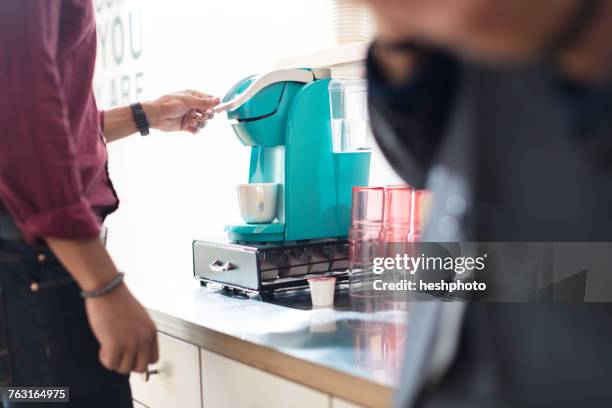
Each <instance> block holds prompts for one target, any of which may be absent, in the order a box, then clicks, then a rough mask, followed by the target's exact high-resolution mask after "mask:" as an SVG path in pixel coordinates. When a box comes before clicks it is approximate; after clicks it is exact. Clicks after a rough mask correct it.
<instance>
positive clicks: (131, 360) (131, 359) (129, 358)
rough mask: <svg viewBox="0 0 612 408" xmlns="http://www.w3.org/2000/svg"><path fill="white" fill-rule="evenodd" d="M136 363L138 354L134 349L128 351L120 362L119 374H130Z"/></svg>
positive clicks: (122, 355) (123, 354)
mask: <svg viewBox="0 0 612 408" xmlns="http://www.w3.org/2000/svg"><path fill="white" fill-rule="evenodd" d="M135 363H136V352H135V350H134V349H132V350H126V351H125V352H123V353H122V354H121V361H120V362H119V367H117V370H116V371H117V372H119V373H121V374H129V373H131V372H132V370H133V369H134V364H135Z"/></svg>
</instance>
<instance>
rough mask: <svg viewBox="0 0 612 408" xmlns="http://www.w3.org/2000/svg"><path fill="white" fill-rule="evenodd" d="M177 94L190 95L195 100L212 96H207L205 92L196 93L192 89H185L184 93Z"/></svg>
mask: <svg viewBox="0 0 612 408" xmlns="http://www.w3.org/2000/svg"><path fill="white" fill-rule="evenodd" d="M179 94H185V95H191V96H195V97H197V98H212V95H209V94H207V93H205V92H200V91H196V90H193V89H185V90H184V91H181V92H179Z"/></svg>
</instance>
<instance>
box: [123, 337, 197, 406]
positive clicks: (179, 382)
mask: <svg viewBox="0 0 612 408" xmlns="http://www.w3.org/2000/svg"><path fill="white" fill-rule="evenodd" d="M158 339H159V361H158V362H157V363H156V364H154V365H152V366H150V367H149V369H150V370H159V372H158V373H157V374H154V375H151V376H150V378H149V381H145V378H144V375H141V374H132V375H131V376H130V383H131V385H132V397H133V398H134V399H135V400H136V401H138V402H141V403H142V404H144V405H146V406H147V407H148V408H166V407H181V408H201V407H202V399H201V395H200V356H199V353H198V348H197V347H196V346H194V345H193V344H189V343H186V342H184V341H181V340H178V339H176V338H174V337H170V336H168V335H165V334H163V333H158Z"/></svg>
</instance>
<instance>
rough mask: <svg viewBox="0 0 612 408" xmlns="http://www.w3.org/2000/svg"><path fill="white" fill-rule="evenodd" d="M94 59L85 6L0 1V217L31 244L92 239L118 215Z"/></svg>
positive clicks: (46, 0)
mask: <svg viewBox="0 0 612 408" xmlns="http://www.w3.org/2000/svg"><path fill="white" fill-rule="evenodd" d="M95 58H96V27H95V21H94V11H93V6H92V2H91V0H62V1H60V0H2V1H0V207H3V208H4V211H6V212H8V213H9V214H10V216H11V217H12V218H13V220H14V221H15V222H16V223H17V225H18V226H19V228H20V229H21V231H22V232H23V234H24V235H25V237H26V239H27V240H28V241H30V242H32V241H35V240H36V239H37V238H40V237H56V238H66V239H87V238H93V237H96V236H97V235H98V232H99V228H100V223H101V222H102V220H103V218H104V217H105V216H106V215H107V214H109V213H110V212H112V211H114V210H115V209H116V208H117V205H118V200H117V197H116V195H115V192H114V190H113V187H112V185H111V182H110V180H109V178H108V172H107V168H106V163H107V155H106V146H105V143H104V139H103V135H102V130H101V122H102V121H101V119H102V118H103V115H102V114H101V113H99V112H98V110H97V107H96V101H95V99H94V94H93V90H92V77H93V71H94V65H95ZM0 211H2V210H1V209H0Z"/></svg>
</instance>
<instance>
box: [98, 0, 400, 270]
mask: <svg viewBox="0 0 612 408" xmlns="http://www.w3.org/2000/svg"><path fill="white" fill-rule="evenodd" d="M95 4H96V6H97V12H98V17H97V18H98V34H99V39H100V41H99V45H98V47H99V48H98V66H97V68H98V69H97V72H96V84H95V85H96V90H97V97H98V104H99V105H100V107H101V108H108V107H109V106H111V105H112V104H113V103H118V104H124V103H127V102H128V101H133V100H137V99H139V100H147V99H153V98H156V97H158V96H160V95H161V94H163V93H166V92H172V91H177V90H182V89H187V88H191V89H197V90H201V91H204V92H208V93H211V94H214V95H219V96H223V94H224V93H225V92H226V91H227V89H229V88H230V87H231V86H232V85H233V84H234V83H235V82H236V81H237V80H239V79H241V78H243V77H244V76H246V75H249V74H252V73H257V72H262V71H265V70H268V69H270V68H272V67H273V66H274V61H275V60H276V59H277V58H279V57H282V56H287V55H293V54H300V53H303V52H308V51H313V50H317V49H322V48H326V47H328V46H329V44H330V43H331V40H330V37H331V27H330V25H331V24H330V13H329V5H328V2H327V1H325V0H293V1H284V0H258V1H252V0H229V1H228V0H225V1H207V0H172V1H150V0H149V1H144V0H140V1H139V0H97V1H96V2H95ZM130 18H131V25H132V27H131V32H132V34H131V36H130V34H129V33H130ZM140 23H141V24H140ZM140 27H142V37H141V30H140ZM122 33H123V35H122ZM130 38H131V40H130ZM140 40H142V42H140ZM130 41H131V42H130ZM122 44H123V45H122ZM141 44H142V47H140V45H141ZM132 48H134V50H135V51H136V53H134V54H132V51H131V49H132ZM140 49H142V52H141V53H140V54H139V53H138V51H139V50H140ZM126 78H127V79H126ZM122 87H123V88H124V89H123V93H124V94H125V95H124V97H122V96H121V95H122ZM248 153H249V152H248V149H247V148H245V147H243V146H241V145H240V143H239V142H238V140H237V139H236V137H235V136H234V134H233V133H232V131H231V129H230V127H229V126H228V124H227V122H226V121H225V119H223V118H216V119H215V120H213V121H211V122H210V123H209V124H208V126H207V128H206V129H205V130H204V131H203V132H202V133H200V134H199V135H195V136H193V135H189V134H182V133H177V134H159V133H156V132H152V134H151V135H150V136H149V137H146V138H141V137H132V138H128V139H126V140H124V141H119V142H117V143H114V144H112V145H109V156H110V159H109V170H110V173H111V177H112V179H113V181H114V185H115V188H116V190H117V192H118V194H119V197H120V199H121V205H120V207H119V210H118V211H117V212H116V213H115V214H113V215H111V216H110V217H109V219H108V220H107V225H108V227H109V231H110V235H109V248H110V250H111V253H112V255H113V257H114V259H115V261H116V262H117V264H118V266H119V268H120V269H122V270H125V271H127V272H128V273H129V275H128V276H129V277H130V279H132V280H133V279H134V278H136V277H137V278H138V279H139V280H140V278H143V279H149V280H151V281H159V280H161V279H168V278H170V279H191V276H190V275H189V274H190V271H191V240H192V239H193V238H195V237H202V236H211V235H222V234H223V227H224V225H225V224H226V223H227V222H228V221H231V220H236V219H238V208H237V203H236V193H235V190H234V186H235V184H238V183H241V182H244V180H245V179H246V177H247V174H248ZM373 173H374V174H373V175H374V181H375V182H377V183H382V182H385V181H387V180H388V182H390V183H392V182H396V180H394V179H393V175H392V173H390V172H389V170H388V168H387V167H386V165H385V163H384V162H383V161H382V160H381V158H380V156H379V155H378V156H376V157H375V158H374V163H373Z"/></svg>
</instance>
